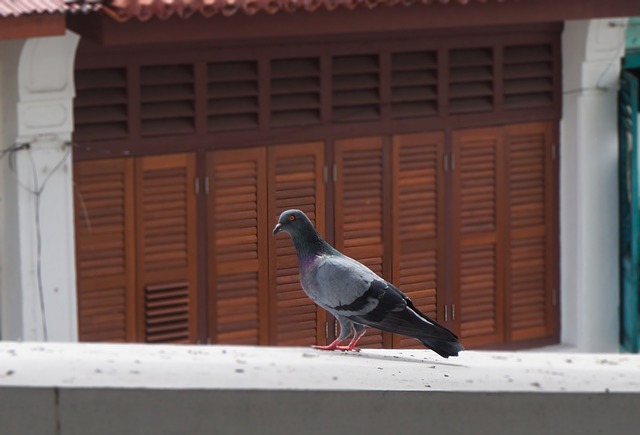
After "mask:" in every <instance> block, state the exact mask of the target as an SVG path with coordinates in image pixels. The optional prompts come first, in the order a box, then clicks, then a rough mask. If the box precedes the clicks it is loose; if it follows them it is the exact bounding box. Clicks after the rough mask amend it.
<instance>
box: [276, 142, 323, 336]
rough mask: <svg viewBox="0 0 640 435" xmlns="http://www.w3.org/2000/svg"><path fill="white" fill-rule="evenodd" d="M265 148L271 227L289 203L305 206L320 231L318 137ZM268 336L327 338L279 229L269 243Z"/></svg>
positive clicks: (292, 251) (289, 245)
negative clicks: (307, 141)
mask: <svg viewBox="0 0 640 435" xmlns="http://www.w3.org/2000/svg"><path fill="white" fill-rule="evenodd" d="M267 154H268V166H267V167H268V177H267V178H268V181H267V187H268V210H269V228H273V227H274V226H275V224H276V222H277V221H278V216H279V215H280V213H282V212H283V211H285V210H287V209H290V208H298V209H301V210H302V211H304V212H305V213H306V214H307V216H309V219H311V221H312V222H313V223H314V224H315V226H316V228H317V229H318V232H319V233H320V234H321V235H322V236H325V234H324V230H325V227H324V219H325V216H324V214H325V184H324V166H325V163H324V144H323V143H322V142H312V143H300V144H291V145H279V146H274V147H270V148H269V149H268V151H267ZM269 282H270V285H269V302H270V306H269V318H270V322H271V324H270V331H269V336H270V340H269V342H270V343H271V344H275V345H286V346H306V345H312V344H322V343H324V342H325V341H326V334H325V324H326V315H325V311H324V310H322V309H321V308H319V307H317V306H316V305H315V304H314V303H313V302H311V300H310V299H309V298H308V297H307V295H306V294H305V293H304V292H303V290H302V287H301V286H300V278H299V274H298V260H297V257H296V254H295V249H294V247H293V244H292V243H291V240H290V239H289V237H287V236H286V235H284V234H283V235H279V236H278V237H277V238H276V239H274V240H272V242H271V243H270V244H269Z"/></svg>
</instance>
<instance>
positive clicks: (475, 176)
mask: <svg viewBox="0 0 640 435" xmlns="http://www.w3.org/2000/svg"><path fill="white" fill-rule="evenodd" d="M503 145H504V140H503V130H502V129H501V128H483V129H472V130H459V131H455V132H453V136H452V150H453V155H452V158H451V168H452V170H453V171H452V174H453V175H452V190H451V196H452V201H453V216H452V223H453V240H452V243H453V259H452V265H453V276H452V283H453V305H452V306H451V307H450V310H449V313H450V314H449V316H450V317H451V318H452V319H453V320H454V325H455V327H456V329H457V330H458V331H459V332H460V336H461V339H462V342H463V344H464V345H466V346H468V347H473V346H482V345H488V344H496V343H502V342H503V341H504V314H503V312H504V294H503V292H504V282H503V281H504V279H503V277H504V264H505V263H504V262H505V257H504V252H503V240H502V239H503V237H502V232H501V229H502V228H503V226H504V225H505V223H504V221H503V218H502V210H503V209H502V207H504V202H503V199H504V188H505V180H504V169H503V167H504V158H503Z"/></svg>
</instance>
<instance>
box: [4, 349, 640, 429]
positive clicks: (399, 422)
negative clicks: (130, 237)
mask: <svg viewBox="0 0 640 435" xmlns="http://www.w3.org/2000/svg"><path fill="white" fill-rule="evenodd" d="M638 393H640V356H638V355H620V354H571V353H534V352H479V351H465V352H463V353H461V356H460V357H458V358H450V359H448V360H444V359H442V358H440V357H438V356H437V355H436V354H434V353H433V352H431V351H429V350H406V351H396V350H363V351H362V352H360V353H344V352H324V351H319V350H314V349H307V348H273V347H249V346H169V345H166V346H165V345H163V346H152V345H115V344H113V345H107V344H67V343H16V342H0V433H2V434H3V435H4V434H7V435H22V434H38V435H41V434H42V435H49V434H51V435H76V434H77V435H80V434H82V435H84V434H91V435H101V434H189V435H193V434H213V433H215V434H227V433H228V434H245V433H247V434H249V433H250V434H255V433H259V434H315V433H318V434H320V433H322V434H327V433H328V434H339V433H363V434H365V433H366V434H378V433H380V434H382V433H385V434H388V433H394V432H398V433H436V432H437V433H446V434H447V435H450V434H466V433H473V434H502V433H504V434H513V433H517V434H539V433H545V434H547V433H548V434H553V433H562V434H591V433H594V434H595V433H604V434H606V433H615V434H626V433H629V434H631V433H636V431H637V428H638V427H640V413H639V412H638V410H640V394H638Z"/></svg>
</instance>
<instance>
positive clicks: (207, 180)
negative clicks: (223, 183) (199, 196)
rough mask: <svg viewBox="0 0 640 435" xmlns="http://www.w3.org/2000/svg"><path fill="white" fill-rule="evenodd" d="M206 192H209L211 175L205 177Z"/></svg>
mask: <svg viewBox="0 0 640 435" xmlns="http://www.w3.org/2000/svg"><path fill="white" fill-rule="evenodd" d="M204 194H205V195H208V194H209V176H208V175H207V176H206V177H204Z"/></svg>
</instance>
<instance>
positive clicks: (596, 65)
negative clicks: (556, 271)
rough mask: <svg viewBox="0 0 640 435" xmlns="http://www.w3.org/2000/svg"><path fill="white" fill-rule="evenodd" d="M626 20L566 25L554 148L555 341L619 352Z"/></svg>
mask: <svg viewBox="0 0 640 435" xmlns="http://www.w3.org/2000/svg"><path fill="white" fill-rule="evenodd" d="M625 22H626V20H625V19H603V20H587V21H569V22H567V23H565V30H564V34H563V41H562V43H563V93H564V101H563V120H562V124H561V147H560V159H561V167H560V233H561V244H560V248H561V295H562V296H561V304H562V314H561V322H562V342H563V343H566V344H569V345H572V346H575V347H577V348H578V349H579V350H581V351H588V352H598V351H615V350H617V349H618V341H619V340H618V324H619V323H618V322H619V317H618V305H619V293H618V292H619V281H618V280H619V273H618V267H619V266H618V264H619V262H618V257H619V255H618V137H617V91H618V77H619V73H620V58H621V56H622V55H623V53H624V30H625V27H624V24H625Z"/></svg>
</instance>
